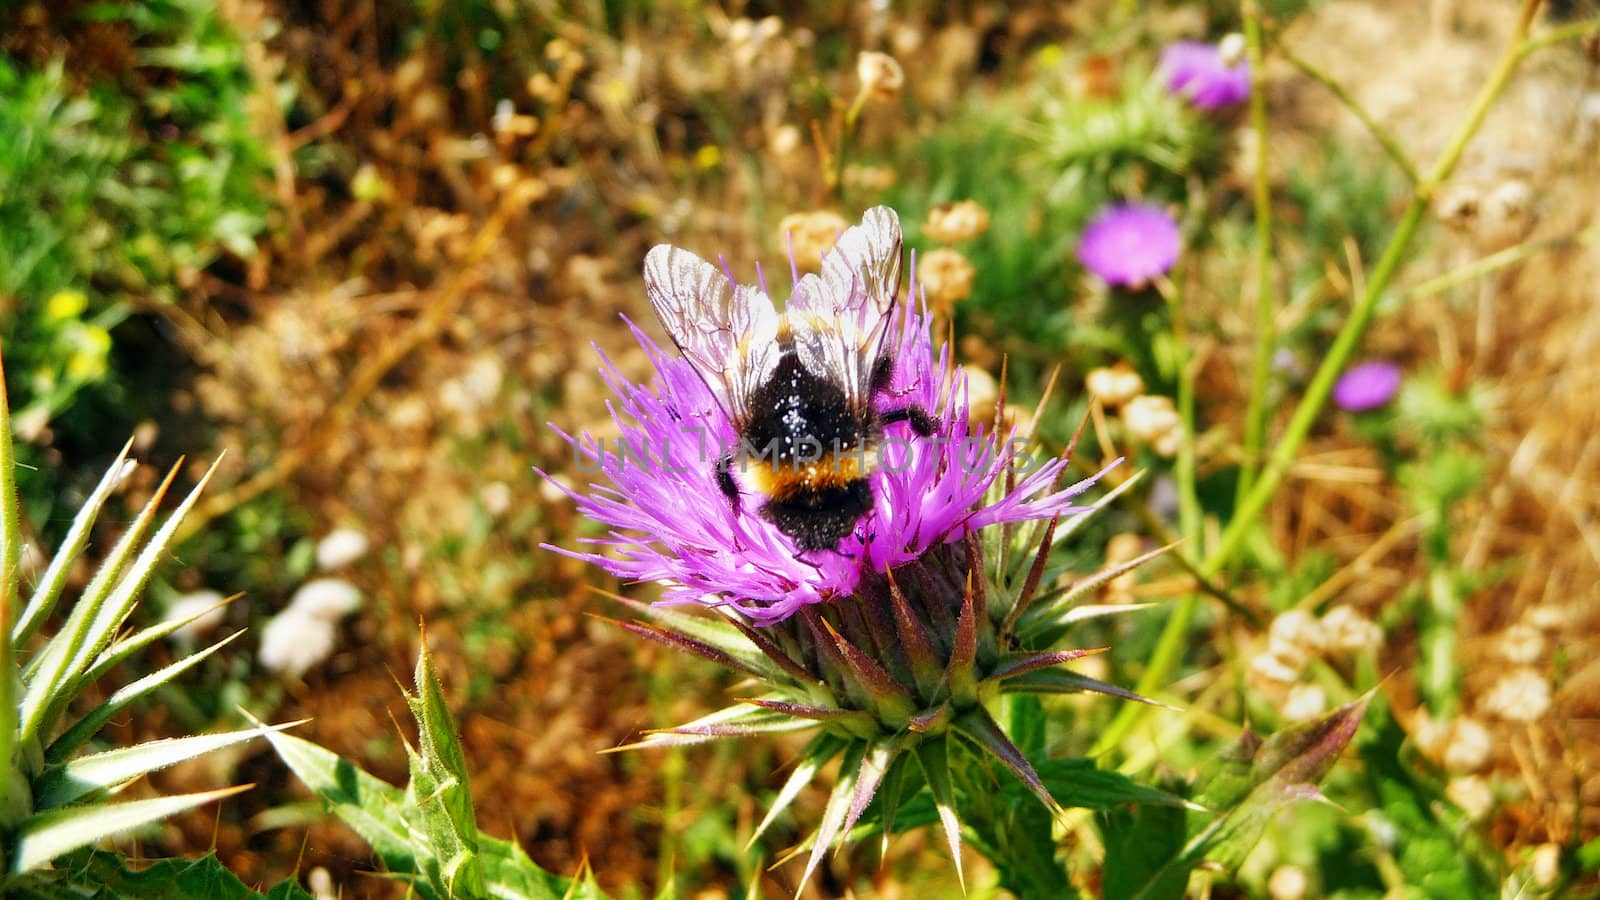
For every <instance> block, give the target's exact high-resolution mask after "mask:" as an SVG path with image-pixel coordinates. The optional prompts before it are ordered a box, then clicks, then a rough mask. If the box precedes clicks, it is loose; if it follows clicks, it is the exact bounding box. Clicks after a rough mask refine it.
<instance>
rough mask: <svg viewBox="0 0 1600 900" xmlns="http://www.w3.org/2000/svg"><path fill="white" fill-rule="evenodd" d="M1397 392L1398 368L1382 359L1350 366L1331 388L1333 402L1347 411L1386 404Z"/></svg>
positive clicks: (1359, 410)
mask: <svg viewBox="0 0 1600 900" xmlns="http://www.w3.org/2000/svg"><path fill="white" fill-rule="evenodd" d="M1398 390H1400V367H1399V366H1396V365H1395V364H1394V363H1390V362H1384V361H1382V360H1373V361H1371V362H1364V363H1361V364H1360V365H1357V366H1352V367H1351V368H1350V369H1349V370H1348V371H1346V372H1345V373H1344V374H1343V375H1341V376H1339V380H1338V381H1337V382H1335V383H1334V385H1333V402H1334V403H1337V404H1339V408H1340V409H1343V410H1346V411H1347V412H1366V411H1367V410H1369V409H1377V408H1378V407H1380V406H1382V405H1384V404H1385V403H1388V402H1389V401H1390V400H1392V399H1394V395H1395V392H1396V391H1398Z"/></svg>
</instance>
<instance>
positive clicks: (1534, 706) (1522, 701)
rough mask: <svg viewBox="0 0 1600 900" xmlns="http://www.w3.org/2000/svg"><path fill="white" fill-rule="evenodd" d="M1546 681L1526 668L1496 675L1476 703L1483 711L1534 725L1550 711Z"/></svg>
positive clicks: (1548, 686)
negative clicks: (1487, 689) (1491, 684)
mask: <svg viewBox="0 0 1600 900" xmlns="http://www.w3.org/2000/svg"><path fill="white" fill-rule="evenodd" d="M1550 702H1551V699H1550V682H1549V681H1548V680H1547V679H1546V678H1545V677H1544V676H1543V675H1540V674H1539V673H1538V672H1535V671H1534V670H1533V669H1529V668H1519V669H1513V670H1511V671H1510V672H1507V673H1506V674H1504V675H1502V676H1500V680H1499V681H1496V682H1495V683H1494V686H1493V687H1491V688H1489V691H1488V693H1486V694H1484V695H1483V698H1482V699H1481V700H1480V701H1479V705H1480V707H1481V708H1482V709H1483V711H1484V712H1486V713H1488V714H1489V715H1492V716H1498V717H1499V718H1502V719H1506V720H1507V721H1511V722H1536V721H1538V720H1539V719H1541V718H1543V717H1544V714H1545V713H1547V712H1549V711H1550Z"/></svg>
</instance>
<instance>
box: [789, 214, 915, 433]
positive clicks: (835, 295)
mask: <svg viewBox="0 0 1600 900" xmlns="http://www.w3.org/2000/svg"><path fill="white" fill-rule="evenodd" d="M900 244H901V240H900V217H899V216H897V215H895V212H894V210H892V209H890V208H888V207H887V206H875V207H873V208H872V209H869V210H867V212H866V215H864V216H862V217H861V224H860V225H857V226H855V227H852V228H849V229H847V230H846V231H845V233H844V234H843V235H841V236H840V237H839V241H838V243H836V244H834V247H833V249H832V250H829V251H828V253H827V255H826V256H824V257H823V259H822V273H821V275H807V276H806V277H804V278H802V279H800V283H799V284H797V285H795V291H794V296H793V297H792V298H791V299H790V300H789V306H788V309H787V310H785V317H786V319H787V321H788V324H789V328H790V333H791V335H792V336H793V339H794V347H795V353H796V354H797V355H798V356H799V357H800V363H801V364H802V365H804V366H805V367H806V368H807V369H808V370H810V371H811V373H812V374H814V375H817V376H819V377H822V378H827V379H829V380H830V381H835V382H837V383H838V384H839V385H840V387H842V388H844V391H845V395H846V397H847V399H848V400H849V401H850V404H851V406H852V407H853V408H856V409H861V408H864V407H865V406H866V404H867V402H868V400H869V399H870V398H869V396H868V395H869V394H870V393H871V391H872V369H873V366H874V365H875V364H876V363H877V361H878V347H879V345H880V344H881V343H882V342H883V333H884V331H885V330H886V329H887V328H888V326H889V314H890V313H891V312H892V311H893V310H894V302H895V292H896V291H898V290H899V289H900Z"/></svg>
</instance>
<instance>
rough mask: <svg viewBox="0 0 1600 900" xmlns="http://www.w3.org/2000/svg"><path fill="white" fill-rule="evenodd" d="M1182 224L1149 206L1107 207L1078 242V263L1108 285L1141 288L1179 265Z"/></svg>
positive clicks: (1136, 204)
mask: <svg viewBox="0 0 1600 900" xmlns="http://www.w3.org/2000/svg"><path fill="white" fill-rule="evenodd" d="M1180 243H1181V240H1180V236H1179V234H1178V223H1177V222H1176V221H1174V220H1173V218H1172V216H1170V215H1168V214H1167V211H1166V210H1165V209H1162V208H1161V207H1159V206H1153V205H1150V204H1145V203H1124V204H1118V205H1115V206H1109V207H1106V208H1105V209H1104V210H1102V211H1101V212H1100V214H1099V215H1097V216H1095V217H1094V220H1093V221H1091V222H1090V223H1089V227H1087V228H1085V229H1084V231H1083V237H1082V238H1081V239H1080V240H1079V241H1078V261H1079V262H1081V263H1083V266H1084V268H1086V269H1088V270H1089V271H1090V272H1093V273H1094V274H1096V275H1098V276H1100V278H1101V279H1102V280H1104V281H1105V282H1106V283H1107V284H1112V285H1125V286H1127V287H1132V288H1140V287H1143V286H1144V285H1146V284H1148V283H1149V282H1150V280H1151V279H1153V278H1155V277H1157V276H1159V275H1165V274H1166V273H1167V272H1168V271H1169V270H1171V269H1172V266H1173V264H1175V263H1176V262H1177V261H1178V250H1179V246H1180Z"/></svg>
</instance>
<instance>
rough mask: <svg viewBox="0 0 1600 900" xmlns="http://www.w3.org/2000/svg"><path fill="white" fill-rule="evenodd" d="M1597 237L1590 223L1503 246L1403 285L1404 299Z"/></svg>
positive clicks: (1599, 231) (1598, 227) (1598, 228)
mask: <svg viewBox="0 0 1600 900" xmlns="http://www.w3.org/2000/svg"><path fill="white" fill-rule="evenodd" d="M1594 240H1600V225H1590V226H1589V227H1588V228H1585V229H1583V230H1582V231H1579V232H1576V233H1573V234H1568V235H1563V236H1561V237H1553V238H1544V239H1542V240H1537V241H1525V242H1523V243H1521V244H1517V245H1515V246H1511V247H1507V248H1506V249H1504V250H1501V251H1500V252H1498V253H1491V254H1489V255H1488V256H1485V257H1482V258H1480V259H1475V260H1473V261H1472V262H1470V263H1467V264H1466V265H1464V266H1462V267H1461V268H1459V269H1455V270H1452V271H1449V272H1446V273H1444V274H1443V275H1440V276H1437V277H1435V278H1430V279H1428V280H1427V281H1424V282H1422V283H1420V284H1416V285H1413V286H1412V287H1409V288H1407V289H1406V292H1405V294H1404V297H1405V299H1407V300H1415V299H1417V298H1419V297H1428V296H1431V295H1433V294H1437V293H1439V292H1440V291H1447V290H1449V289H1451V288H1453V287H1456V286H1457V285H1461V284H1465V283H1467V282H1469V281H1473V280H1474V279H1477V278H1478V277H1480V276H1483V275H1487V274H1489V273H1490V272H1494V271H1496V270H1498V269H1503V268H1505V267H1506V266H1509V265H1514V264H1516V263H1519V262H1521V261H1523V260H1525V259H1527V258H1528V257H1530V256H1536V255H1538V254H1540V253H1543V252H1545V251H1546V250H1561V249H1565V248H1567V247H1573V246H1577V245H1579V244H1587V243H1589V242H1590V241H1594Z"/></svg>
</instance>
